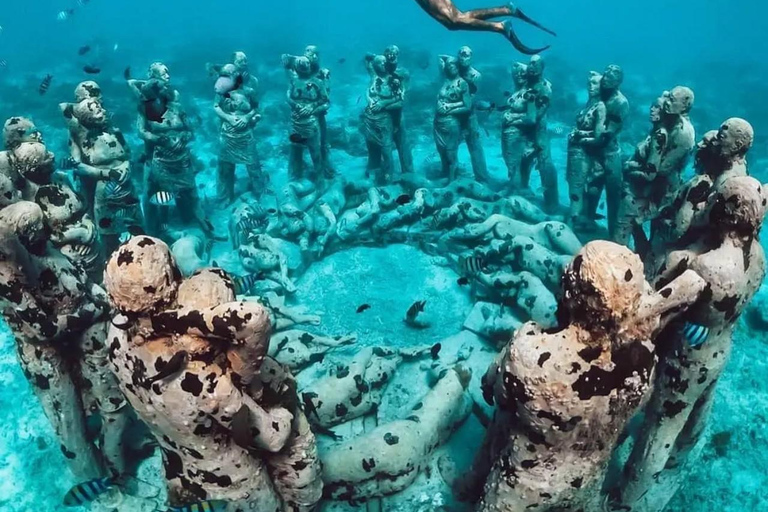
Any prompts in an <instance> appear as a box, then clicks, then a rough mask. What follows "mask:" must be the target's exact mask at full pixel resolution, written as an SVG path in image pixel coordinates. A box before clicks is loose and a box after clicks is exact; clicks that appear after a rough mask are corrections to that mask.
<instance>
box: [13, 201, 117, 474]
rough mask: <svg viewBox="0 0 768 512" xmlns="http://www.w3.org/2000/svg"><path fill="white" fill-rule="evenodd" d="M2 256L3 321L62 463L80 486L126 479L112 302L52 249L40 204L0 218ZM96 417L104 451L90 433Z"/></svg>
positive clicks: (17, 208) (17, 205) (15, 207)
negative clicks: (111, 359)
mask: <svg viewBox="0 0 768 512" xmlns="http://www.w3.org/2000/svg"><path fill="white" fill-rule="evenodd" d="M0 256H1V257H0V260H1V261H0V282H1V283H2V285H1V286H0V289H2V295H1V296H0V305H1V306H2V310H3V317H4V319H5V321H6V322H7V324H8V326H9V327H10V328H11V331H12V332H13V334H14V338H15V339H16V348H17V353H18V356H19V361H20V362H21V368H22V370H23V372H24V375H25V376H26V377H27V379H28V380H29V382H30V385H31V386H32V389H33V390H34V392H35V394H36V395H37V397H38V399H39V400H40V404H41V405H42V407H43V410H44V411H45V414H46V416H47V417H48V420H49V421H50V422H51V424H52V426H53V429H54V431H55V433H56V436H57V437H58V439H59V443H60V450H61V453H62V455H63V456H64V457H65V458H66V460H67V464H68V465H69V467H70V469H71V470H72V473H73V474H74V475H75V477H76V478H78V479H81V480H90V479H93V478H99V477H105V476H110V475H111V476H116V475H117V474H121V473H122V472H124V471H125V469H126V467H125V459H124V453H123V444H122V443H123V430H124V428H125V426H126V421H127V419H128V416H127V413H128V408H126V407H125V405H126V402H125V399H124V398H123V396H122V395H121V393H120V390H119V389H118V387H117V383H116V381H115V379H114V377H113V376H112V374H111V372H110V370H109V367H108V365H107V359H106V358H107V347H106V343H105V336H106V323H105V316H106V315H107V313H108V310H109V304H108V303H107V297H106V294H105V293H104V291H103V290H102V289H101V288H99V287H98V286H96V285H94V284H93V283H92V282H90V281H89V280H88V279H87V277H86V276H85V274H84V273H83V272H82V271H81V270H80V267H79V266H77V265H74V264H72V263H71V262H70V261H69V260H68V259H67V258H66V257H64V256H63V255H62V254H61V253H60V252H58V251H57V250H55V249H52V248H51V247H50V246H49V245H48V243H47V239H46V229H45V220H44V216H43V211H42V210H41V209H40V207H39V206H38V205H36V204H35V203H31V202H27V201H21V202H17V203H14V204H10V205H7V206H5V207H4V208H3V209H2V210H1V211H0ZM97 417H98V418H99V419H100V421H101V429H100V432H99V433H98V436H97V437H100V443H99V445H98V446H97V444H96V442H95V440H94V439H95V438H94V437H93V432H90V433H89V431H88V428H87V424H88V423H89V421H90V420H89V418H90V419H91V420H93V419H96V418H97Z"/></svg>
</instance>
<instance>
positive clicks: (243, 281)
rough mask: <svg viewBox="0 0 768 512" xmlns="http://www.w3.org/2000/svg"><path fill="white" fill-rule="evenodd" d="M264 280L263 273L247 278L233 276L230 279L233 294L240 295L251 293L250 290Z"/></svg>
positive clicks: (249, 275)
mask: <svg viewBox="0 0 768 512" xmlns="http://www.w3.org/2000/svg"><path fill="white" fill-rule="evenodd" d="M262 279H264V274H263V273H258V274H248V275H247V276H235V277H233V278H232V283H233V284H234V285H235V294H236V295H242V294H244V293H248V292H249V291H251V288H253V286H254V285H255V284H256V283H257V282H258V281H261V280H262Z"/></svg>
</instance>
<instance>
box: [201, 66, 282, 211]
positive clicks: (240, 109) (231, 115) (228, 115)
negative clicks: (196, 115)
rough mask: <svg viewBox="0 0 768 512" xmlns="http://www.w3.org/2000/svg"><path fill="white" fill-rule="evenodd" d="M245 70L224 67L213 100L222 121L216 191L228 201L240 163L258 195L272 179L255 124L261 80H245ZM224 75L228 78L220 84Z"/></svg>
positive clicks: (257, 115)
mask: <svg viewBox="0 0 768 512" xmlns="http://www.w3.org/2000/svg"><path fill="white" fill-rule="evenodd" d="M242 72H243V71H242V70H240V69H238V68H237V66H235V65H234V64H227V65H225V66H223V67H222V68H221V70H220V71H219V81H217V82H216V87H215V89H216V99H215V100H214V104H213V110H214V112H216V115H217V116H218V117H219V120H220V121H221V129H220V131H219V145H220V147H219V170H218V177H217V179H218V181H217V185H218V186H217V192H218V194H217V195H218V199H219V200H221V201H224V202H225V203H227V204H228V203H231V202H232V200H233V199H234V196H235V167H236V166H237V165H238V164H242V165H244V166H245V168H246V170H247V171H248V189H249V190H250V191H251V192H253V194H254V195H255V197H259V196H260V195H261V194H262V193H263V192H264V191H265V188H266V187H267V184H268V181H269V178H268V176H266V175H265V174H264V172H263V171H262V168H261V159H260V158H259V150H258V145H257V140H256V135H255V133H254V128H255V126H256V124H257V123H258V122H259V121H260V120H261V114H259V100H258V96H257V94H256V86H257V85H258V82H257V80H256V79H255V78H250V79H249V81H248V82H244V81H243V78H242V75H241V73H242ZM248 76H250V75H248ZM222 79H227V80H228V82H225V84H224V86H221V87H220V83H221V82H222Z"/></svg>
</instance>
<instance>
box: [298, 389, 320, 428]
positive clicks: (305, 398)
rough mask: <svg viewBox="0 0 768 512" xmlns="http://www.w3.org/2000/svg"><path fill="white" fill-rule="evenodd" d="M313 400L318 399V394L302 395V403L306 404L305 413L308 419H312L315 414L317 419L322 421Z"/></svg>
mask: <svg viewBox="0 0 768 512" xmlns="http://www.w3.org/2000/svg"><path fill="white" fill-rule="evenodd" d="M313 398H317V393H312V392H311V391H310V392H308V393H302V394H301V402H302V403H303V404H304V413H305V414H306V415H307V419H310V418H311V417H312V415H313V414H314V415H315V418H317V420H318V421H320V414H318V412H317V408H316V407H315V403H314V402H313V401H312V399H313Z"/></svg>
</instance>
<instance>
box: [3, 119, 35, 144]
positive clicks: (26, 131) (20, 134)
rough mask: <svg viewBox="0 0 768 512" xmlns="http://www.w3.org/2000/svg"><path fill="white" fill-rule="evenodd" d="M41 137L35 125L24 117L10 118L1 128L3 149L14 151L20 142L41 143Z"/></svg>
mask: <svg viewBox="0 0 768 512" xmlns="http://www.w3.org/2000/svg"><path fill="white" fill-rule="evenodd" d="M42 141H43V136H42V134H41V133H40V130H38V129H37V127H36V126H35V123H33V122H32V121H30V120H29V119H27V118H26V117H11V118H10V119H8V120H7V121H6V122H5V125H4V126H3V143H4V144H5V149H15V148H17V147H18V146H19V144H21V143H22V142H42Z"/></svg>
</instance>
